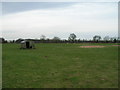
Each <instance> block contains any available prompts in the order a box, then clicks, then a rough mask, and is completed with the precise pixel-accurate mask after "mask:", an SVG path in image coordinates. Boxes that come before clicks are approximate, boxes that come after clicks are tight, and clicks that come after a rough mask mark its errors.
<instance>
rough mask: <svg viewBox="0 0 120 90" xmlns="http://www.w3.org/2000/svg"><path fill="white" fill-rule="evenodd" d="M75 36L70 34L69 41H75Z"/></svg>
mask: <svg viewBox="0 0 120 90" xmlns="http://www.w3.org/2000/svg"><path fill="white" fill-rule="evenodd" d="M76 37H77V36H76V35H75V34H74V33H71V34H70V36H69V37H68V40H69V41H75V40H76Z"/></svg>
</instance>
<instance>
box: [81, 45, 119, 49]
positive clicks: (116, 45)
mask: <svg viewBox="0 0 120 90" xmlns="http://www.w3.org/2000/svg"><path fill="white" fill-rule="evenodd" d="M111 46H120V45H111ZM80 47H81V48H104V47H110V46H99V45H97V46H80Z"/></svg>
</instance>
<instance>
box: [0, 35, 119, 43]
mask: <svg viewBox="0 0 120 90" xmlns="http://www.w3.org/2000/svg"><path fill="white" fill-rule="evenodd" d="M76 38H77V36H76V35H75V34H74V33H71V34H70V35H69V37H68V39H64V40H62V39H60V38H59V37H57V36H55V37H53V38H52V39H49V38H46V36H45V35H41V36H40V39H27V40H31V41H34V42H35V43H120V37H109V36H105V37H104V38H103V39H102V38H101V36H99V35H95V36H93V39H92V40H86V39H83V40H81V39H76ZM24 40H25V39H22V38H19V39H17V40H11V41H7V40H5V39H4V38H0V42H1V43H20V42H21V41H24Z"/></svg>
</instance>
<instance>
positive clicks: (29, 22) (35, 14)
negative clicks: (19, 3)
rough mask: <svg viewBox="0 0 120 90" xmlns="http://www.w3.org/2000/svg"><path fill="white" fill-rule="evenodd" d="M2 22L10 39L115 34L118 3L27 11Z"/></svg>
mask: <svg viewBox="0 0 120 90" xmlns="http://www.w3.org/2000/svg"><path fill="white" fill-rule="evenodd" d="M2 21H3V37H6V38H7V39H16V38H19V37H22V38H39V37H40V35H41V34H44V35H46V36H51V34H52V35H53V34H55V33H57V32H63V33H68V32H69V33H71V32H112V31H114V30H115V33H116V32H117V3H116V4H112V3H106V4H105V3H103V4H100V3H78V4H75V5H72V6H69V7H64V8H57V9H45V10H32V11H25V12H19V13H13V14H9V15H4V16H3V18H2ZM52 37H53V36H52ZM63 37H64V36H63ZM61 38H62V36H61ZM66 38H67V37H66Z"/></svg>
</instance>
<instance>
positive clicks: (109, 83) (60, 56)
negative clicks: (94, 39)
mask: <svg viewBox="0 0 120 90" xmlns="http://www.w3.org/2000/svg"><path fill="white" fill-rule="evenodd" d="M81 45H98V44H47V43H46V44H36V49H31V50H21V49H19V47H20V45H19V44H3V49H2V51H3V53H2V56H3V57H2V60H3V61H2V62H3V83H2V84H3V88H117V87H118V47H105V48H80V46H81ZM99 45H112V44H99Z"/></svg>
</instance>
